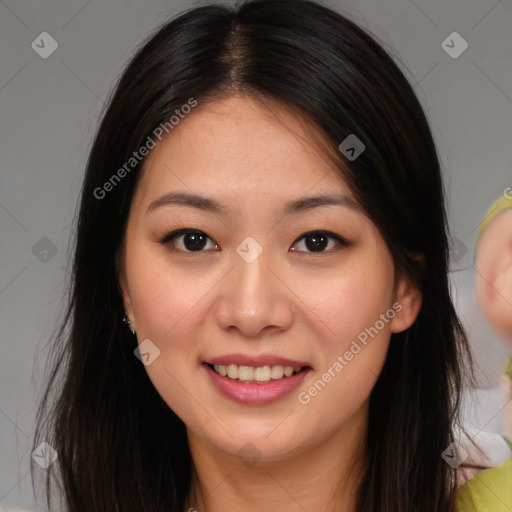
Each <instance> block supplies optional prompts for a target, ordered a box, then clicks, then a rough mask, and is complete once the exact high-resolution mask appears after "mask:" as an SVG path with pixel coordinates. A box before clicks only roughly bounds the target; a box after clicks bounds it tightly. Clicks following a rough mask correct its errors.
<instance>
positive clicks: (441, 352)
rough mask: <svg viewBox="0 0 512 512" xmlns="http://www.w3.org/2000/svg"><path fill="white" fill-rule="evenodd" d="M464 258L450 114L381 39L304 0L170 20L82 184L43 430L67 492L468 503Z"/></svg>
mask: <svg viewBox="0 0 512 512" xmlns="http://www.w3.org/2000/svg"><path fill="white" fill-rule="evenodd" d="M447 259H448V244H447V225H446V217H445V207H444V197H443V187H442V181H441V174H440V166H439V161H438V157H437V153H436V149H435V145H434V142H433V138H432V134H431V132H430V129H429V126H428V123H427V120H426V118H425V115H424V113H423V111H422V108H421V106H420V104H419V102H418V100H417V98H416V97H415V95H414V92H413V90H412V88H411V86H410V84H409V83H408V82H407V80H406V79H405V77H404V75H403V74H402V72H401V71H400V70H399V68H398V67H397V65H396V64H395V63H394V62H393V60H392V59H391V58H390V56H389V55H388V54H387V53H386V52H385V51H384V50H383V49H382V47H381V46H380V45H379V44H378V43H377V42H376V41H375V40H374V39H373V38H372V37H371V36H370V35H369V34H368V33H366V32H365V31H363V30H362V29H361V28H359V27H357V26H356V25H354V24H353V23H352V22H350V21H349V20H348V19H346V18H344V17H342V16H341V15H339V14H337V13H335V12H333V11H331V10H329V9H327V8H325V7H323V6H321V5H319V4H317V3H314V2H309V1H302V0H301V1H296V0H293V1H291V0H271V1H269V0H259V1H249V2H244V3H241V4H240V5H238V6H237V7H235V8H232V9H231V8H228V7H226V6H220V5H210V6H205V7H199V8H196V9H192V10H190V11H188V12H186V13H184V14H182V15H181V16H179V17H177V18H176V19H174V20H172V21H170V22H168V23H166V24H164V25H163V26H162V27H161V28H160V29H159V30H158V31H157V32H156V33H155V34H154V35H153V36H152V37H151V38H150V39H149V40H148V41H147V42H146V44H144V46H143V47H142V48H141V49H140V51H139V52H138V53H137V55H136V56H135V57H134V58H133V60H132V61H131V62H130V63H129V65H128V67H127V68H126V70H125V72H124V74H123V76H122V77H121V79H120V82H119V84H118V85H117V87H116V89H115V91H114V93H113V95H112V98H111V100H110V103H109V106H108V108H107V110H106V112H105V113H104V116H103V120H102V122H101V125H100V127H99V130H98V133H97V136H96V139H95V141H94V145H93V147H92V150H91V154H90V158H89V161H88V165H87V171H86V175H85V180H84V185H83V189H82V197H81V205H80V214H79V219H78V226H77V238H76V252H75V259H74V266H73V276H72V279H73V282H72V289H71V292H70V297H69V306H68V309H67V312H66V317H65V321H64V322H63V325H62V326H61V328H60V330H59V332H58V336H57V338H58V340H59V341H60V343H59V344H58V345H56V347H58V348H57V349H56V353H55V356H54V357H55V358H56V361H57V362H56V364H55V368H54V371H53V372H52V375H51V378H50V380H49V384H48V388H47V390H46V392H45V396H44V400H42V402H41V406H40V411H39V414H40V416H39V426H38V431H37V432H36V438H35V441H34V446H38V445H39V443H40V442H41V441H42V440H46V441H47V442H48V443H49V444H50V445H51V446H52V447H54V449H55V450H56V452H57V453H58V462H57V464H54V465H52V466H50V471H51V472H55V471H57V468H58V471H59V475H60V477H61V481H62V489H63V491H64V499H65V506H66V510H69V511H93V510H94V511H97V510H119V511H123V512H124V511H128V510H137V511H140V510H144V511H166V512H168V511H170V510H172V511H176V512H183V511H186V510H188V511H191V510H208V511H218V510H226V509H227V508H231V509H243V510H251V511H259V510H263V509H265V510H266V509H268V507H269V506H270V505H271V506H274V507H277V508H278V509H279V510H281V511H288V510H299V509H300V510H302V509H305V510H325V511H330V510H333V511H334V510H336V511H365V512H367V511H375V512H377V511H378V512H391V511H393V512H401V511H407V512H410V511H412V510H416V511H425V512H427V511H428V512H432V511H439V512H441V511H442V512H445V511H448V510H455V506H456V503H455V497H456V489H457V485H458V481H457V474H456V472H455V471H454V469H452V466H453V467H456V466H457V465H456V464H452V465H450V464H447V462H445V460H446V458H447V457H446V454H447V453H448V455H449V456H451V458H452V459H453V457H454V456H455V455H454V452H453V445H452V443H453V441H454V437H453V433H452V428H453V426H454V425H455V424H456V423H457V421H458V404H459V399H460V391H461V382H462V377H463V373H464V369H465V368H466V367H467V368H469V369H470V368H471V358H470V356H469V352H468V347H467V341H466V337H465V334H464V332H463V329H462V327H461V325H460V323H459V320H458V318H457V316H456V314H455V311H454V308H453V305H452V302H451V299H450V295H449V290H448V281H447ZM122 319H124V320H125V321H126V322H128V327H129V328H130V329H127V328H126V325H124V324H123V322H122ZM59 373H60V374H62V382H61V383H59V380H58V379H57V377H58V375H59ZM442 454H443V456H442ZM50 474H51V473H49V475H50ZM47 483H48V488H47V491H48V499H49V497H50V484H51V478H50V477H49V478H48V481H47Z"/></svg>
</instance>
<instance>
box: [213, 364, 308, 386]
mask: <svg viewBox="0 0 512 512" xmlns="http://www.w3.org/2000/svg"><path fill="white" fill-rule="evenodd" d="M214 369H215V371H216V372H217V373H218V374H220V375H222V376H223V377H229V378H230V379H233V380H237V379H238V380H240V381H241V382H251V381H256V382H269V381H270V380H271V379H273V380H278V379H282V378H283V377H291V376H292V375H293V374H294V373H298V372H300V371H301V370H302V366H295V367H293V366H281V365H280V364H276V365H274V366H259V367H257V368H254V367H252V366H238V365H236V364H229V365H227V366H226V365H223V364H216V365H214Z"/></svg>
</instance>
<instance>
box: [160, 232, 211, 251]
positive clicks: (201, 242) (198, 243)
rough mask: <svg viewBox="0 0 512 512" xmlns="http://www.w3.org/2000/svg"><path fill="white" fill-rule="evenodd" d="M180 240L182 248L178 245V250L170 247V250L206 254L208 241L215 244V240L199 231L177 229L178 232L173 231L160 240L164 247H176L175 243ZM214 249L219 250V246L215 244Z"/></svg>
mask: <svg viewBox="0 0 512 512" xmlns="http://www.w3.org/2000/svg"><path fill="white" fill-rule="evenodd" d="M180 239H181V246H180V244H178V248H175V247H170V250H178V251H183V252H204V251H203V249H204V248H205V246H206V245H207V241H208V240H210V241H211V242H213V240H212V239H211V238H210V237H209V236H208V235H206V234H205V233H203V232H202V231H198V230H196V229H177V230H176V231H172V232H171V233H168V234H167V235H165V236H164V237H163V238H162V239H161V240H160V243H161V244H163V245H176V244H175V243H174V241H175V240H180ZM170 242H173V244H170ZM213 248H214V249H218V248H219V246H218V244H216V243H214V242H213Z"/></svg>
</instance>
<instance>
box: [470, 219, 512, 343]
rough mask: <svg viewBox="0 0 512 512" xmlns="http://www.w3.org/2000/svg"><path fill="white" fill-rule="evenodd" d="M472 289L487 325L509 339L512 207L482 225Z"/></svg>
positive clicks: (511, 320)
mask: <svg viewBox="0 0 512 512" xmlns="http://www.w3.org/2000/svg"><path fill="white" fill-rule="evenodd" d="M475 293H476V299H477V301H478V304H479V306H480V307H481V308H482V310H483V312H484V314H485V315H486V317H487V319H488V320H489V322H490V323H491V325H492V326H493V327H494V328H495V329H496V331H498V332H499V333H500V334H501V336H503V338H505V339H509V340H511V341H512V209H508V210H504V211H502V212H500V213H498V215H496V217H494V218H493V219H492V221H491V222H490V223H489V225H488V226H487V227H486V228H485V231H484V232H483V235H482V238H481V240H480V243H479V245H478V248H477V255H476V280H475Z"/></svg>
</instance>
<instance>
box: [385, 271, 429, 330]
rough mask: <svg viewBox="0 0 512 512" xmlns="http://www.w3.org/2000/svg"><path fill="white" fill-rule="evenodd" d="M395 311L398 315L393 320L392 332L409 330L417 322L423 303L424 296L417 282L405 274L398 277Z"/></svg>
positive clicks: (395, 291)
mask: <svg viewBox="0 0 512 512" xmlns="http://www.w3.org/2000/svg"><path fill="white" fill-rule="evenodd" d="M394 301H395V302H394V304H393V309H394V310H395V311H396V315H395V317H394V318H393V320H391V322H390V323H391V332H393V333H398V332H402V331H405V330H406V329H408V328H409V327H410V326H411V325H412V324H413V323H414V321H415V320H416V317H417V316H418V313H419V312H420V309H421V304H422V302H423V294H422V292H421V290H420V288H419V286H418V285H417V284H416V282H415V281H414V280H413V279H412V278H411V277H409V276H407V275H405V273H401V275H399V276H398V278H397V281H396V283H395V290H394Z"/></svg>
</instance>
